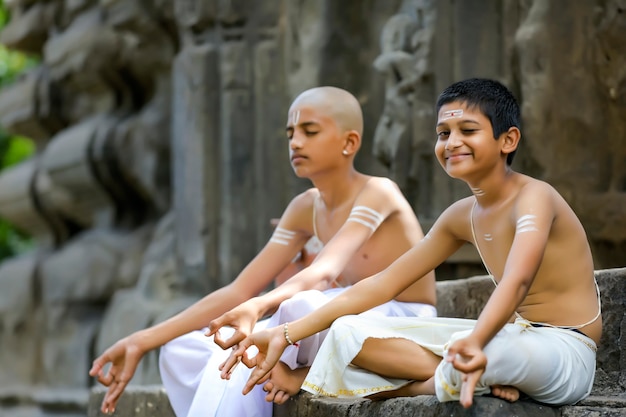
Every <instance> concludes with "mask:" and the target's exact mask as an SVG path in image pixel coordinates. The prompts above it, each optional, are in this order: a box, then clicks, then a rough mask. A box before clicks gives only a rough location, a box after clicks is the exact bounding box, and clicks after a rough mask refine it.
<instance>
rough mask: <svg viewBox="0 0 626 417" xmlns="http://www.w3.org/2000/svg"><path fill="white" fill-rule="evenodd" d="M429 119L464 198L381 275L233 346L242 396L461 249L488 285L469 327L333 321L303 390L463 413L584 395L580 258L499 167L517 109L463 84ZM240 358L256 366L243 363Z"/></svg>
mask: <svg viewBox="0 0 626 417" xmlns="http://www.w3.org/2000/svg"><path fill="white" fill-rule="evenodd" d="M437 114H438V121H437V126H436V133H437V140H436V144H435V154H436V157H437V159H438V160H439V163H440V164H441V166H442V167H443V168H444V169H445V171H446V172H447V173H448V175H450V176H451V177H453V178H458V179H461V180H463V181H464V182H466V183H467V185H468V186H469V187H470V189H471V190H472V193H473V195H472V196H470V197H467V198H465V199H462V200H459V201H457V202H456V203H454V204H452V205H451V206H450V207H449V208H448V209H446V210H445V211H444V212H443V213H442V214H441V216H440V217H439V219H438V220H437V221H436V222H435V224H434V225H433V227H432V228H431V230H430V231H429V232H428V234H427V235H426V236H425V237H424V239H422V240H421V241H420V242H419V243H417V244H416V245H415V247H414V248H412V249H411V250H410V251H409V252H407V253H406V254H404V255H403V256H401V257H400V258H399V259H398V260H397V261H395V262H394V263H393V264H392V265H390V266H389V267H388V268H386V269H385V270H383V271H382V272H380V273H378V274H375V275H374V276H372V277H370V278H368V279H365V280H362V281H361V282H359V283H358V284H356V285H354V286H353V287H352V288H351V289H350V290H348V291H346V292H345V293H343V294H342V295H340V296H339V297H337V298H336V299H334V300H333V301H331V302H330V303H328V304H326V305H325V306H323V307H321V308H320V309H318V310H317V311H315V312H313V313H311V314H309V315H307V316H305V317H304V318H302V319H300V320H296V321H294V322H291V323H286V324H285V325H284V326H283V327H278V328H271V329H266V330H264V331H261V332H258V333H254V334H252V335H251V336H250V337H249V338H247V339H246V340H244V341H243V342H242V343H240V346H239V349H238V350H237V351H235V352H234V353H233V356H231V358H229V361H228V362H227V363H226V365H225V367H226V368H228V367H229V366H230V365H231V363H232V361H233V360H234V359H236V357H237V356H240V355H243V360H244V363H246V364H247V365H248V366H256V368H255V369H254V370H253V372H252V374H251V377H250V379H249V381H248V383H247V385H246V387H245V389H244V392H247V391H248V390H250V389H251V388H252V387H253V386H254V384H255V383H256V382H257V381H258V380H259V379H260V378H262V377H263V376H264V375H265V374H266V373H267V372H268V371H269V370H270V369H271V368H272V366H273V364H274V363H275V361H276V358H277V357H278V355H280V352H281V351H282V349H284V348H285V346H287V345H289V344H291V343H292V342H296V341H298V340H299V339H301V338H303V337H306V336H307V335H309V334H312V333H315V332H318V331H320V330H322V329H324V328H326V327H328V326H330V325H331V323H333V321H335V319H337V318H339V317H342V316H345V315H348V314H355V313H358V312H360V311H363V310H366V309H368V308H371V307H373V306H375V305H377V304H380V303H382V302H385V301H386V300H388V299H390V298H392V297H394V295H395V294H397V293H398V292H400V291H402V290H403V289H404V288H406V287H407V286H408V285H412V284H413V283H415V282H418V281H419V279H420V278H419V277H420V276H421V275H422V274H423V273H424V271H428V270H431V269H433V268H435V267H436V266H438V265H439V264H440V263H442V262H443V261H444V260H445V259H446V258H448V257H449V256H450V255H452V254H453V253H454V252H455V251H456V250H457V249H459V248H460V247H461V245H463V244H464V243H465V242H470V243H471V244H473V245H474V246H475V247H476V249H477V250H478V252H479V254H480V256H481V258H482V259H483V262H484V264H485V267H486V268H487V271H488V272H489V273H490V275H491V276H492V278H493V280H494V284H495V290H494V292H493V293H492V295H491V296H490V298H489V300H488V302H487V304H486V305H485V307H484V309H483V311H482V312H481V314H480V316H479V318H478V320H464V319H447V318H433V319H420V318H380V319H377V320H375V321H372V320H367V321H366V320H362V319H361V318H359V317H354V316H349V317H343V318H341V319H339V320H337V321H336V322H335V323H334V324H333V325H332V328H331V331H330V333H329V335H328V337H327V339H326V340H325V342H324V344H323V345H322V348H321V349H320V351H319V353H318V356H317V358H316V361H315V362H314V364H313V366H312V367H311V370H310V372H309V374H308V376H307V378H306V381H305V383H304V385H303V389H305V390H307V391H310V392H313V393H317V394H322V395H331V396H347V397H350V396H370V397H372V398H387V397H394V396H406V395H419V394H436V395H437V397H438V398H439V399H440V400H441V401H450V400H460V402H461V404H463V406H465V407H469V406H470V405H471V404H472V398H473V396H474V394H485V393H489V392H491V393H492V394H494V395H496V396H498V397H501V398H504V399H507V400H509V401H514V400H516V399H518V398H519V394H520V391H521V392H523V393H525V394H526V395H528V396H529V397H531V398H533V399H535V400H537V401H541V402H544V403H548V404H554V405H561V404H571V403H575V402H577V401H579V400H581V399H583V398H584V397H585V396H587V395H588V394H589V392H590V390H591V387H592V384H593V379H594V373H595V358H596V344H597V343H598V342H599V340H600V336H601V332H602V317H601V314H600V313H601V312H600V297H599V291H598V287H597V284H596V282H595V279H594V268H593V260H592V256H591V251H590V248H589V245H588V242H587V237H586V235H585V231H584V229H583V227H582V225H581V223H580V222H579V220H578V218H577V217H576V215H575V213H574V212H573V211H572V209H571V208H570V207H569V206H568V205H567V203H566V202H565V200H564V199H563V198H562V197H561V196H560V195H559V194H558V193H557V191H556V190H555V189H554V188H553V187H551V186H550V185H548V184H547V183H545V182H543V181H539V180H537V179H534V178H531V177H528V176H526V175H523V174H520V173H517V172H515V171H513V169H512V168H511V166H510V165H511V162H512V160H513V156H514V155H515V152H516V150H517V148H518V145H519V141H520V139H521V133H520V122H519V119H520V112H519V107H518V104H517V102H516V100H515V99H514V97H513V95H512V94H511V93H510V91H508V90H507V89H506V88H505V87H504V86H503V85H502V84H500V83H498V82H496V81H493V80H487V79H470V80H464V81H460V82H458V83H455V84H453V85H451V86H450V87H448V88H447V89H445V90H444V91H443V92H442V93H441V95H440V96H439V98H438V101H437ZM252 344H254V345H256V346H257V347H258V348H259V354H258V355H256V356H255V357H253V358H251V359H249V358H248V357H247V355H245V349H246V348H247V347H248V346H251V345H252ZM382 352H384V354H382ZM363 369H365V370H368V371H370V372H363Z"/></svg>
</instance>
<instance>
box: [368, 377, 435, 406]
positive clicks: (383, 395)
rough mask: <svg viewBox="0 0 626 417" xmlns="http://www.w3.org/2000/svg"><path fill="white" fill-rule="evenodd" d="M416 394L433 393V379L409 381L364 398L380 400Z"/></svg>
mask: <svg viewBox="0 0 626 417" xmlns="http://www.w3.org/2000/svg"><path fill="white" fill-rule="evenodd" d="M416 395H435V380H434V379H433V378H429V379H427V380H426V381H413V382H409V383H408V384H406V385H403V386H401V387H400V388H398V389H394V390H391V391H381V392H377V393H375V394H372V395H368V396H367V397H365V398H367V399H370V400H372V401H380V400H387V399H389V398H396V397H415V396H416Z"/></svg>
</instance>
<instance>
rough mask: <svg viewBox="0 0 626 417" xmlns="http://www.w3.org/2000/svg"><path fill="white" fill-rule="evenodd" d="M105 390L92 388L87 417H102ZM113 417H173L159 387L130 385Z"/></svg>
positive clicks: (170, 408)
mask: <svg viewBox="0 0 626 417" xmlns="http://www.w3.org/2000/svg"><path fill="white" fill-rule="evenodd" d="M105 392H106V391H105V389H104V388H101V387H96V388H93V389H92V391H91V395H90V396H89V406H88V414H87V416H88V417H102V416H105V415H106V414H103V413H101V412H100V404H102V399H103V398H104V393H105ZM109 416H114V417H175V416H174V411H173V410H172V406H171V405H170V401H169V399H168V398H167V394H166V393H165V389H164V388H163V386H160V385H131V386H129V387H127V388H126V391H125V392H124V394H123V395H122V397H121V398H120V400H119V402H118V404H117V409H116V410H115V413H113V414H109Z"/></svg>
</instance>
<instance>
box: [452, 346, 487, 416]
mask: <svg viewBox="0 0 626 417" xmlns="http://www.w3.org/2000/svg"><path fill="white" fill-rule="evenodd" d="M445 360H446V361H447V362H451V363H452V366H454V368H455V369H457V370H458V371H460V372H462V373H463V384H462V388H461V398H460V400H459V401H460V403H461V405H462V406H463V407H465V408H468V407H469V406H471V405H472V401H473V398H474V390H475V389H476V384H478V380H479V379H480V377H481V376H482V374H483V373H484V372H485V369H486V368H487V356H485V353H484V352H483V350H482V348H481V347H480V345H479V344H478V343H475V342H473V341H472V340H471V339H469V338H465V339H459V340H457V341H456V342H454V343H452V344H451V345H450V347H449V348H448V353H447V355H446V358H445Z"/></svg>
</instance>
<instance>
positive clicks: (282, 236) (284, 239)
mask: <svg viewBox="0 0 626 417" xmlns="http://www.w3.org/2000/svg"><path fill="white" fill-rule="evenodd" d="M295 235H296V232H293V231H291V230H287V229H283V228H282V227H277V228H276V230H274V234H273V235H272V238H271V239H270V242H274V243H278V244H279V245H285V246H287V245H289V241H290V240H291V239H293V237H294V236H295Z"/></svg>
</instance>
